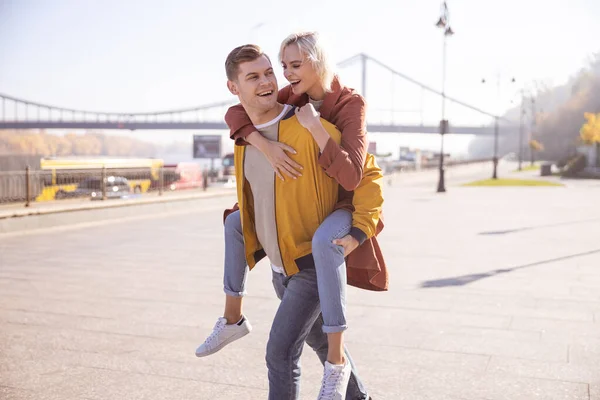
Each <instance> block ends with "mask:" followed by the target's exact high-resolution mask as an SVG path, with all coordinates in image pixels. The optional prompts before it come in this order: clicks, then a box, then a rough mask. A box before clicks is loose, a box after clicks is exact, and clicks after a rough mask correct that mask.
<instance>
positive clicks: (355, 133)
mask: <svg viewBox="0 0 600 400" xmlns="http://www.w3.org/2000/svg"><path fill="white" fill-rule="evenodd" d="M331 89H332V91H331V92H329V93H327V94H326V96H325V99H324V101H323V105H322V106H321V108H320V110H319V111H320V113H321V117H323V118H324V119H326V120H328V121H329V122H331V123H332V124H334V125H336V126H337V128H338V129H339V130H340V131H341V132H342V141H341V144H340V145H337V144H336V143H335V142H334V141H333V140H332V139H329V141H328V142H327V145H326V146H325V149H324V150H323V152H322V154H321V156H320V157H319V164H320V165H321V166H322V167H323V169H324V170H325V172H326V173H327V174H328V175H329V176H331V177H332V178H334V179H335V180H336V181H337V182H338V183H339V184H340V187H339V201H338V203H337V205H336V207H335V209H346V210H349V211H351V212H353V211H354V207H353V206H352V197H353V192H352V190H354V189H355V188H356V187H357V186H358V184H359V183H360V181H361V179H362V175H363V166H364V162H365V158H366V154H367V146H368V141H367V137H366V120H365V118H366V104H365V101H364V99H363V98H362V97H361V96H360V95H359V94H357V93H356V92H355V91H354V90H353V89H350V88H348V87H346V86H343V85H342V84H341V83H340V82H339V80H338V79H337V77H336V78H335V79H334V81H333V84H332V88H331ZM278 100H279V102H280V103H285V104H292V105H295V106H298V107H301V106H303V105H305V104H306V103H308V96H307V95H306V94H304V95H301V96H297V95H294V94H293V93H292V90H291V87H290V86H286V87H284V88H283V89H281V90H280V91H279V96H278ZM225 122H227V125H228V126H229V128H230V129H231V138H232V139H234V140H235V142H236V144H237V145H245V144H247V143H246V141H245V140H244V138H245V137H246V136H248V135H249V134H250V133H252V132H254V131H256V128H255V127H254V125H253V124H252V122H251V121H250V119H249V118H248V115H247V114H246V111H245V110H244V108H243V107H242V106H241V105H236V106H233V107H231V108H230V109H229V110H228V111H227V114H226V115H225ZM237 209H238V208H237V204H236V205H235V206H234V208H233V209H231V210H226V211H225V214H224V217H227V215H229V213H231V212H233V211H235V210H237ZM382 229H383V216H381V218H380V220H379V224H378V226H377V233H376V234H379V232H381V230H382ZM346 270H347V276H348V284H349V285H352V286H355V287H359V288H362V289H367V290H375V291H384V290H388V283H389V276H388V271H387V267H386V265H385V260H384V259H383V255H382V253H381V249H380V247H379V244H378V242H377V236H373V237H372V238H369V239H367V240H366V241H365V242H363V243H362V244H361V245H360V246H358V248H356V249H355V250H354V251H353V252H352V253H350V255H349V256H348V257H347V259H346Z"/></svg>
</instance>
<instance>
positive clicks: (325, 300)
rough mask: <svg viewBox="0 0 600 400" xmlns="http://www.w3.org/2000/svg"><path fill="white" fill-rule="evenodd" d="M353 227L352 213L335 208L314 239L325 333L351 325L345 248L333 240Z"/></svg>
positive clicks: (314, 255)
mask: <svg viewBox="0 0 600 400" xmlns="http://www.w3.org/2000/svg"><path fill="white" fill-rule="evenodd" d="M351 227H352V214H351V213H350V212H349V211H346V210H336V211H334V212H332V213H331V214H330V215H329V216H328V217H327V218H325V221H323V223H322V224H321V226H319V228H318V229H317V231H316V232H315V234H314V236H313V239H312V254H313V259H314V260H315V269H316V270H317V283H318V285H319V299H320V301H321V312H322V313H323V321H324V324H323V332H325V333H334V332H341V331H344V330H346V329H347V328H348V325H347V324H346V285H347V281H346V279H347V278H346V260H345V259H344V248H343V247H342V246H338V245H336V244H333V243H332V241H333V240H334V239H341V238H343V237H344V236H346V235H347V234H348V233H349V232H350V228H351Z"/></svg>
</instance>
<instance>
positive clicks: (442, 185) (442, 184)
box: [435, 1, 454, 193]
mask: <svg viewBox="0 0 600 400" xmlns="http://www.w3.org/2000/svg"><path fill="white" fill-rule="evenodd" d="M435 26H436V27H438V28H440V29H442V30H443V38H444V45H443V53H442V54H443V56H442V57H443V58H442V119H441V120H440V136H441V146H440V166H439V180H438V187H437V192H438V193H444V192H445V191H446V181H445V176H444V175H445V170H444V135H445V134H446V133H447V132H448V121H447V120H446V38H447V37H448V36H452V35H453V34H454V31H453V30H452V28H450V13H449V12H448V5H447V4H446V2H445V1H444V2H443V3H442V6H441V9H440V19H439V20H438V22H437V23H436V24H435Z"/></svg>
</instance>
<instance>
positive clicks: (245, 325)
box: [196, 316, 252, 357]
mask: <svg viewBox="0 0 600 400" xmlns="http://www.w3.org/2000/svg"><path fill="white" fill-rule="evenodd" d="M251 330H252V325H250V322H249V321H248V320H247V319H246V317H244V316H242V319H240V321H239V322H238V323H235V324H231V325H227V319H225V318H223V317H221V318H219V319H218V320H217V323H216V324H215V327H214V328H213V331H212V333H211V334H210V336H209V337H207V338H206V340H205V341H204V343H202V344H201V345H200V346H199V347H198V348H197V349H196V357H205V356H209V355H211V354H213V353H216V352H217V351H219V350H221V349H222V348H223V347H225V346H227V345H228V344H229V343H231V342H235V341H236V340H238V339H240V338H242V337H244V336H246V335H247V334H249V333H250V331H251Z"/></svg>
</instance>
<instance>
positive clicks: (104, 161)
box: [35, 157, 177, 201]
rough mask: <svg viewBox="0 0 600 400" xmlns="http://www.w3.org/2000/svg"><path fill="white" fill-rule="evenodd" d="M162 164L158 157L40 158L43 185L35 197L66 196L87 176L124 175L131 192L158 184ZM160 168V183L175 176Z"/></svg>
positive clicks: (38, 198) (43, 199) (164, 183)
mask: <svg viewBox="0 0 600 400" xmlns="http://www.w3.org/2000/svg"><path fill="white" fill-rule="evenodd" d="M163 166H164V162H163V160H162V159H158V158H111V157H49V158H42V159H41V160H40V170H41V172H42V176H43V188H42V190H41V192H40V193H39V195H38V196H37V198H36V199H35V200H36V201H48V200H55V199H60V198H68V197H70V193H72V192H74V191H75V189H77V186H78V184H79V183H80V182H82V181H83V180H85V179H89V178H101V177H102V176H103V174H105V176H107V177H108V176H115V177H123V178H126V179H127V181H128V182H129V186H130V188H131V192H132V193H145V192H147V191H149V190H151V189H156V188H158V185H159V184H160V173H161V169H162V168H163ZM171 175H174V174H173V173H167V172H165V171H163V187H169V184H170V183H171V182H172V181H175V180H177V179H176V177H175V176H171Z"/></svg>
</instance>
